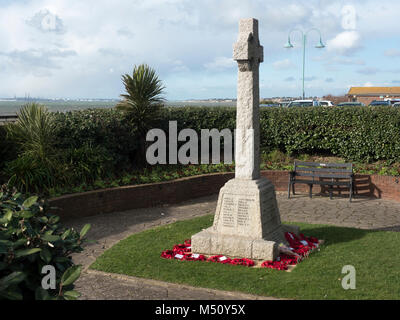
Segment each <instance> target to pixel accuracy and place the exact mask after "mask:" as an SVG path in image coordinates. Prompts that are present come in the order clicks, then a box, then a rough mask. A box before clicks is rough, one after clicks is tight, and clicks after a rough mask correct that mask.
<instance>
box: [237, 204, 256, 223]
mask: <svg viewBox="0 0 400 320" xmlns="http://www.w3.org/2000/svg"><path fill="white" fill-rule="evenodd" d="M253 203H254V199H238V206H237V208H238V209H237V225H238V226H242V227H245V226H248V225H249V223H250V215H249V212H250V206H252V205H253Z"/></svg>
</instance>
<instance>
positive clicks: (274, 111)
mask: <svg viewBox="0 0 400 320" xmlns="http://www.w3.org/2000/svg"><path fill="white" fill-rule="evenodd" d="M53 117H54V121H55V123H56V130H55V132H54V134H55V141H57V147H58V148H60V149H61V150H63V149H65V150H68V149H71V148H75V149H79V148H85V146H87V145H88V144H90V145H92V146H94V147H96V148H99V149H98V150H100V151H101V152H102V153H104V154H105V155H104V157H105V158H109V159H112V167H113V168H114V170H113V171H114V173H117V172H120V171H122V170H123V169H124V168H130V167H132V165H134V164H135V160H136V159H137V150H138V149H137V148H138V135H137V133H136V131H135V128H133V127H132V125H130V124H129V121H128V120H127V119H126V117H125V116H124V115H123V113H121V112H119V111H117V110H115V109H86V110H81V111H72V112H66V113H54V114H53ZM161 119H162V120H161V121H160V123H159V125H158V126H157V127H158V128H162V129H164V131H165V132H166V133H168V122H169V121H177V122H178V130H181V129H183V128H192V129H194V130H196V131H197V132H200V130H201V129H211V128H217V129H219V130H222V129H225V128H229V129H231V130H233V129H234V128H235V123H236V109H235V108H234V107H223V108H221V107H165V108H163V110H162V116H161ZM260 121H261V149H262V150H263V151H266V152H268V151H271V150H274V149H278V150H280V151H282V152H285V153H290V154H300V153H308V154H325V155H336V156H339V157H343V158H345V159H348V160H351V161H359V162H370V161H375V160H389V161H400V110H399V109H398V108H394V107H345V108H340V107H333V108H324V107H310V108H290V109H288V108H279V107H268V108H267V107H265V108H261V111H260ZM96 150H97V149H96ZM78 151H79V150H78ZM13 153H14V152H13V151H12V146H10V145H7V142H6V139H5V138H4V132H3V130H1V129H0V158H1V160H0V169H1V166H2V161H3V162H4V160H5V159H7V160H9V159H13Z"/></svg>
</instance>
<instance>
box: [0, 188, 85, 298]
mask: <svg viewBox="0 0 400 320" xmlns="http://www.w3.org/2000/svg"><path fill="white" fill-rule="evenodd" d="M59 220H60V218H59V217H58V216H56V215H53V214H51V213H49V212H48V206H47V204H46V203H45V202H44V201H43V200H39V201H38V197H37V196H32V197H29V198H27V197H26V196H25V195H23V194H21V193H19V192H16V191H13V190H10V189H9V188H7V187H5V186H3V187H2V188H1V189H0V299H1V298H3V299H76V298H77V297H79V293H78V292H76V291H74V290H72V289H73V282H74V281H75V280H76V279H77V278H78V277H79V275H80V270H81V269H80V266H77V265H74V264H73V262H72V260H71V257H70V255H71V253H73V252H81V251H82V250H83V249H82V247H81V245H82V243H83V242H84V241H85V239H84V237H85V235H86V233H87V231H88V230H89V228H90V225H86V226H84V227H83V229H82V231H81V232H80V233H78V232H76V231H75V230H73V229H66V228H63V227H62V226H61V224H60V223H59ZM46 265H52V266H54V268H55V270H56V289H48V291H46V290H44V289H43V288H42V285H41V283H42V277H43V276H44V275H43V274H42V272H41V271H42V268H43V267H44V266H46Z"/></svg>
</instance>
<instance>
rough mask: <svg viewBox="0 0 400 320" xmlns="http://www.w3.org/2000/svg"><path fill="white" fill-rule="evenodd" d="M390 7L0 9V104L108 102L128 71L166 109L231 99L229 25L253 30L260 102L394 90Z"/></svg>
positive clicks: (397, 63) (173, 1)
mask: <svg viewBox="0 0 400 320" xmlns="http://www.w3.org/2000/svg"><path fill="white" fill-rule="evenodd" d="M398 12H400V2H398V1H388V0H381V1H375V0H366V1H341V0H340V1H335V0H330V1H327V0H305V1H300V0H297V1H291V0H281V1H277V0H275V1H268V0H219V1H215V0H197V1H194V0H146V1H137V0H136V1H134V0H113V1H106V0H85V1H78V0H34V1H29V0H24V1H22V0H21V1H18V0H14V1H10V0H0V39H1V41H0V83H1V86H0V97H13V96H14V95H17V96H24V95H25V94H29V95H30V96H35V97H48V98H56V97H63V98H89V97H91V98H118V97H119V95H120V94H121V93H123V91H124V88H123V86H122V82H121V75H122V74H125V73H131V71H132V68H133V66H134V65H135V64H140V63H147V64H149V65H150V66H152V67H153V68H155V69H156V71H157V73H158V75H159V77H160V78H161V79H162V81H163V82H164V85H165V86H166V98H167V99H169V100H176V99H190V98H196V99H201V98H234V97H236V79H237V65H236V63H235V62H234V61H233V60H232V45H233V43H234V42H235V41H236V39H237V35H238V21H239V19H240V18H247V17H254V18H257V19H258V20H259V26H260V42H261V44H262V45H263V46H264V63H262V64H261V65H260V80H261V84H260V93H261V96H262V97H272V96H299V95H301V76H302V48H301V36H300V35H299V34H297V33H293V34H292V38H291V41H292V43H293V44H294V45H295V48H293V49H285V48H283V45H284V44H285V43H286V41H287V36H288V33H289V31H290V30H291V29H293V28H300V29H303V30H305V31H306V30H308V29H310V28H313V27H317V28H318V29H319V30H320V31H321V32H322V40H323V42H324V43H325V44H326V45H327V46H326V48H324V49H316V48H314V47H313V46H314V45H315V44H316V43H317V42H318V41H319V36H318V34H317V33H312V32H311V33H309V35H308V41H307V47H306V77H305V78H306V95H317V96H322V95H325V94H344V93H346V92H347V91H348V88H349V87H350V86H400V75H399V74H400V72H399V71H400V31H399V30H400V19H399V17H398Z"/></svg>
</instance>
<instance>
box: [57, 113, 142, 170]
mask: <svg viewBox="0 0 400 320" xmlns="http://www.w3.org/2000/svg"><path fill="white" fill-rule="evenodd" d="M52 121H53V123H54V132H53V134H54V137H55V141H56V148H57V149H60V150H68V149H80V148H84V146H85V145H91V146H93V147H97V146H99V147H101V148H102V150H107V153H108V156H107V158H108V157H109V158H111V160H112V165H113V167H114V168H118V170H123V169H124V168H130V167H132V165H134V163H135V157H136V151H137V148H138V136H137V133H136V128H135V127H134V126H132V124H130V122H129V120H128V119H127V118H126V117H125V115H124V114H123V113H122V112H121V111H118V110H116V109H85V110H79V111H69V112H65V113H61V112H56V113H53V114H52ZM67 152H68V151H67Z"/></svg>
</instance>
